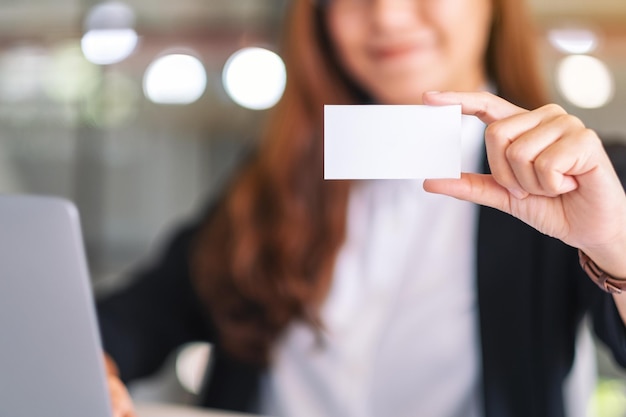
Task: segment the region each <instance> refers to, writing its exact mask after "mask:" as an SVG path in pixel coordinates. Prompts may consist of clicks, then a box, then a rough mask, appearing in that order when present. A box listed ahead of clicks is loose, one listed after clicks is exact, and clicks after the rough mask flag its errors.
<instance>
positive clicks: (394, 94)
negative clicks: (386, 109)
mask: <svg viewBox="0 0 626 417" xmlns="http://www.w3.org/2000/svg"><path fill="white" fill-rule="evenodd" d="M426 91H431V89H418V90H411V89H406V88H404V89H403V88H398V89H395V88H394V89H391V90H390V89H387V90H386V91H384V92H382V93H381V94H380V95H378V97H379V100H378V102H379V103H381V104H422V95H423V94H424V92H426Z"/></svg>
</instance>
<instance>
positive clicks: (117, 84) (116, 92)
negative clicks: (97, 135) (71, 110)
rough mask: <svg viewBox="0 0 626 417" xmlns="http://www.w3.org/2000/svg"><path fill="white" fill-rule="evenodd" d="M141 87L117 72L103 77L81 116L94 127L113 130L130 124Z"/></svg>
mask: <svg viewBox="0 0 626 417" xmlns="http://www.w3.org/2000/svg"><path fill="white" fill-rule="evenodd" d="M140 98H141V87H140V86H139V83H137V82H136V81H135V80H134V79H132V78H131V77H129V76H128V75H126V74H124V73H122V72H119V71H108V72H106V73H105V74H104V75H103V78H102V87H101V88H100V89H99V91H98V93H97V94H93V95H92V96H91V97H89V98H88V100H87V101H86V103H85V106H84V107H83V108H82V112H83V113H82V116H83V118H85V119H86V121H87V122H88V123H90V124H93V125H95V126H99V127H104V128H115V127H120V126H123V125H124V124H126V123H128V122H130V121H131V120H132V119H133V118H134V117H135V116H136V115H137V113H138V108H139V100H140Z"/></svg>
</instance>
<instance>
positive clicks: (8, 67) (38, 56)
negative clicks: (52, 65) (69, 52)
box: [0, 45, 49, 102]
mask: <svg viewBox="0 0 626 417" xmlns="http://www.w3.org/2000/svg"><path fill="white" fill-rule="evenodd" d="M48 61H49V57H48V54H47V53H46V51H45V50H44V49H43V48H41V47H37V46H30V45H22V46H17V47H14V48H11V49H9V50H7V51H6V52H5V53H3V54H2V56H1V57H0V99H1V100H2V101H5V102H24V101H29V100H31V101H32V100H36V99H38V98H39V97H40V95H41V94H42V92H43V77H44V74H45V70H46V68H47V66H48Z"/></svg>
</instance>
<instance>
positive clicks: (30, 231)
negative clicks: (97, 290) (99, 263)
mask: <svg viewBox="0 0 626 417" xmlns="http://www.w3.org/2000/svg"><path fill="white" fill-rule="evenodd" d="M96 323H97V322H96V315H95V308H94V303H93V295H92V292H91V287H90V282H89V277H88V272H87V266H86V260H85V255H84V249H83V243H82V236H81V232H80V226H79V218H78V212H77V210H76V209H75V207H74V206H73V205H72V204H71V203H69V202H67V201H65V200H61V199H57V198H49V197H35V196H12V195H0V416H6V417H48V416H49V417H61V416H62V417H86V416H89V417H110V416H111V411H110V406H109V398H108V391H107V389H106V383H105V376H104V365H103V360H102V350H101V347H100V340H99V333H98V329H97V324H96Z"/></svg>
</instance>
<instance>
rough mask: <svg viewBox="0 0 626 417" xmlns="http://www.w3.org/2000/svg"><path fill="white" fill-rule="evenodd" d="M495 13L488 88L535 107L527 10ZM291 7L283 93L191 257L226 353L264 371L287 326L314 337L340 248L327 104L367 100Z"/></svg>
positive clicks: (303, 0)
mask: <svg viewBox="0 0 626 417" xmlns="http://www.w3.org/2000/svg"><path fill="white" fill-rule="evenodd" d="M493 5H494V17H493V22H492V31H491V38H490V43H489V45H488V48H487V53H486V56H485V60H486V68H487V71H488V76H489V79H490V80H491V81H492V82H493V83H494V84H495V86H496V88H497V90H498V92H499V94H500V95H501V96H503V97H504V98H506V99H508V100H510V101H512V102H514V103H516V104H518V105H521V106H524V107H526V108H535V107H538V106H540V105H542V104H544V103H545V96H544V88H543V85H542V77H541V75H540V71H539V69H538V65H537V61H536V56H535V46H534V34H535V33H534V31H533V27H532V26H531V24H530V20H529V16H528V13H527V10H526V8H525V5H524V1H523V0H493ZM289 7H290V8H289V10H288V16H287V19H286V27H285V28H284V31H283V35H284V37H283V39H284V41H283V44H282V56H283V58H284V60H285V64H286V67H287V74H288V81H287V86H286V89H285V92H284V95H283V97H282V99H281V101H280V102H279V103H278V105H277V106H276V107H275V108H274V110H273V111H272V112H271V114H270V115H269V119H268V122H267V125H266V126H265V130H264V133H263V134H262V136H261V141H260V144H259V146H258V149H257V151H256V152H255V153H254V155H253V156H252V157H251V158H250V159H249V160H248V161H247V162H246V164H245V166H243V167H242V168H241V169H240V170H239V171H238V172H237V175H236V176H235V177H234V178H233V180H232V182H231V183H230V184H229V187H228V189H227V191H226V193H225V194H224V195H223V196H222V198H221V200H220V201H219V202H218V205H217V206H216V207H215V209H214V210H213V212H212V214H211V215H210V216H209V217H208V218H207V220H206V221H205V223H204V225H203V227H202V228H201V230H200V232H199V233H198V235H197V238H196V240H195V244H194V246H193V251H192V255H191V256H192V258H191V266H192V275H193V279H194V283H195V285H196V288H197V290H198V293H199V295H200V297H201V299H202V301H203V303H204V304H205V306H206V309H207V312H208V313H209V314H210V317H211V319H212V320H213V322H214V324H215V326H216V328H217V330H218V332H219V337H220V342H221V343H222V346H223V348H224V349H225V350H226V351H227V352H229V353H230V354H231V355H233V356H234V357H236V358H238V359H240V360H245V361H249V362H254V363H260V364H264V363H267V361H268V360H269V353H270V350H271V346H272V344H273V342H274V341H275V340H276V339H277V338H278V337H279V336H280V334H281V332H282V331H283V330H284V329H285V328H286V326H287V325H288V324H289V323H290V322H292V321H293V320H301V321H304V322H306V323H309V324H310V325H311V326H313V327H314V328H316V329H318V330H319V329H321V325H322V323H320V320H319V315H318V311H319V307H320V305H321V303H322V302H323V300H324V297H325V296H326V293H327V291H328V289H329V286H330V281H331V276H332V270H333V265H334V262H335V257H336V254H337V252H338V250H339V247H340V246H341V244H342V242H343V240H344V236H345V229H346V207H347V201H348V193H349V189H350V183H349V182H346V181H324V179H323V137H322V133H323V106H324V104H353V103H362V102H363V101H364V100H367V96H366V94H364V92H363V91H362V90H361V89H359V87H358V86H356V85H355V84H354V83H353V82H352V81H351V80H350V78H349V77H348V76H347V74H346V73H344V72H343V71H342V69H341V68H340V66H339V65H338V63H337V60H336V59H335V57H334V55H333V51H332V46H331V44H330V42H329V39H328V34H327V32H326V28H325V16H324V10H323V7H321V6H319V5H316V4H315V2H314V1H312V0H293V1H292V2H291V4H290V6H289Z"/></svg>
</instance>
